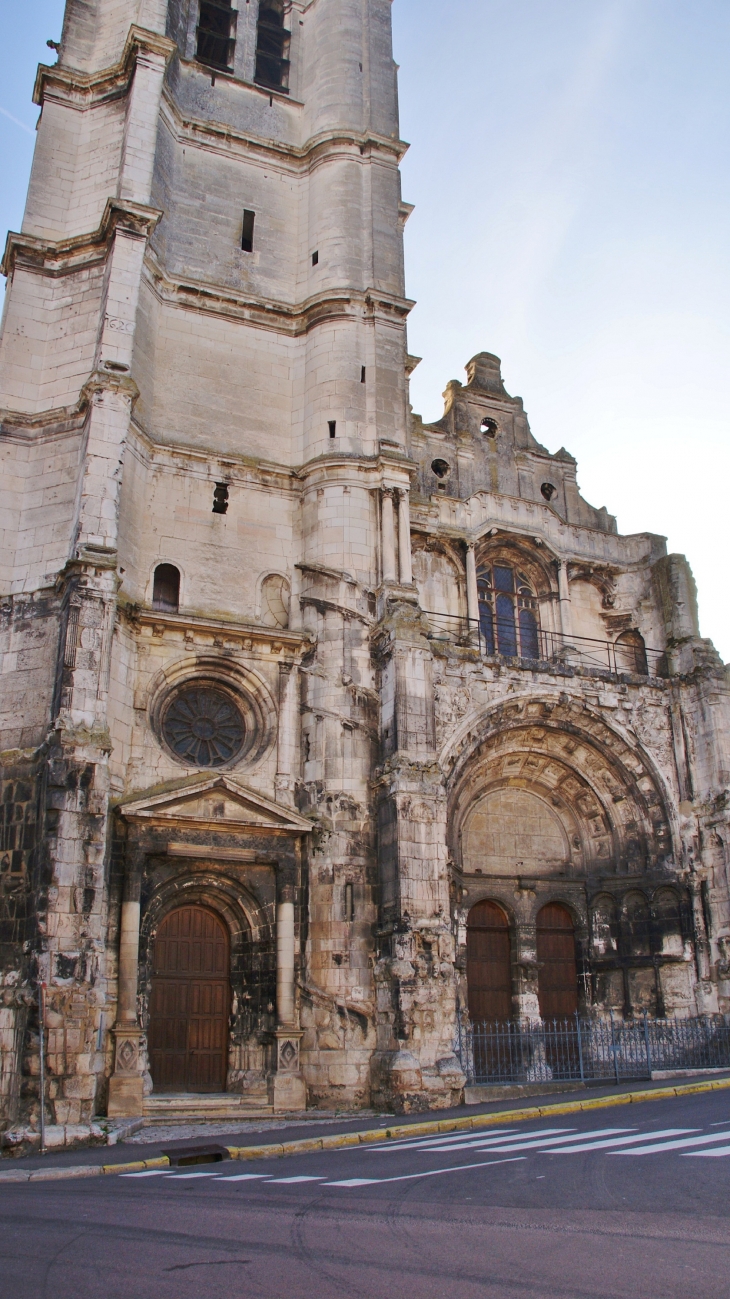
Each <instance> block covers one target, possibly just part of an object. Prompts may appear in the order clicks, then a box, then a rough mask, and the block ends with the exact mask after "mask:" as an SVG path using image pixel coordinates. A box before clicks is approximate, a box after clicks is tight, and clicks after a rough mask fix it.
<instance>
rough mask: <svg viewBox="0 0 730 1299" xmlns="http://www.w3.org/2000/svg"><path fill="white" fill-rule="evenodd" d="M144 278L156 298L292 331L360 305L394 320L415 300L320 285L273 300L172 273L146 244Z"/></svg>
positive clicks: (355, 312)
mask: <svg viewBox="0 0 730 1299" xmlns="http://www.w3.org/2000/svg"><path fill="white" fill-rule="evenodd" d="M145 280H146V282H147V284H148V285H149V287H150V289H152V291H153V292H154V293H155V294H156V296H157V298H158V299H159V301H160V302H168V303H171V304H173V305H175V306H177V307H184V308H187V309H190V308H192V309H193V310H195V311H204V312H210V313H212V314H213V315H217V316H225V317H227V318H229V319H233V320H241V321H246V322H247V323H250V324H252V325H256V326H257V327H259V328H263V329H271V330H274V331H276V332H277V333H286V334H291V335H292V336H296V335H299V334H306V333H308V332H309V330H310V329H313V328H314V327H315V326H317V325H320V324H323V323H325V322H328V321H332V320H343V319H346V318H347V317H352V316H356V317H357V318H358V319H362V314H363V311H365V312H366V313H367V314H368V315H370V316H372V317H377V318H378V319H379V320H381V321H383V322H388V321H391V322H392V321H397V322H398V323H399V324H400V323H401V322H402V321H404V320H405V319H406V318H407V317H408V315H409V314H410V312H411V311H412V309H413V307H414V305H415V304H414V302H413V301H412V300H411V299H410V298H401V297H398V296H397V295H396V294H391V293H379V292H377V291H376V290H374V289H354V288H343V289H330V290H324V291H323V292H322V293H317V294H315V295H313V296H312V297H311V298H306V299H305V300H304V301H303V302H281V301H279V302H277V301H274V300H272V299H270V298H263V297H258V296H255V295H254V294H251V293H244V292H241V291H240V290H236V289H231V288H224V287H223V286H220V285H216V284H211V283H209V282H208V283H206V282H205V281H194V280H179V279H175V278H173V277H172V276H170V275H168V274H167V273H166V272H165V271H164V270H163V268H162V266H161V265H160V263H159V262H158V260H157V258H156V257H155V255H154V253H153V252H152V250H151V249H148V251H147V255H146V257H145Z"/></svg>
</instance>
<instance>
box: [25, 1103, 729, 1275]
mask: <svg viewBox="0 0 730 1299" xmlns="http://www.w3.org/2000/svg"><path fill="white" fill-rule="evenodd" d="M729 1187H730V1094H728V1093H727V1092H719V1093H714V1094H705V1095H700V1096H696V1097H690V1098H682V1099H677V1100H671V1101H658V1102H655V1103H645V1104H639V1105H623V1106H616V1107H614V1108H607V1109H602V1110H598V1111H596V1112H594V1113H593V1114H590V1115H586V1114H575V1115H573V1114H569V1115H561V1116H556V1117H555V1118H554V1119H551V1120H550V1121H546V1120H542V1121H537V1122H532V1123H527V1124H526V1123H515V1124H514V1125H511V1126H507V1125H504V1126H501V1127H499V1128H488V1129H486V1130H484V1132H483V1133H474V1132H470V1133H468V1134H458V1135H455V1136H448V1137H439V1138H433V1137H427V1138H417V1139H411V1140H404V1141H401V1142H388V1143H387V1144H384V1145H382V1146H372V1147H367V1146H363V1147H360V1148H357V1149H354V1150H339V1151H332V1152H330V1153H318V1154H312V1155H300V1156H296V1157H291V1158H288V1159H278V1160H270V1161H255V1162H249V1163H244V1162H239V1161H230V1162H226V1163H224V1164H222V1165H221V1164H217V1165H204V1166H200V1167H196V1168H194V1169H181V1170H179V1171H178V1170H174V1171H167V1172H165V1173H157V1174H154V1175H152V1174H149V1173H147V1174H133V1175H127V1176H113V1177H104V1178H98V1179H96V1178H94V1179H89V1180H84V1181H72V1180H69V1181H59V1182H35V1183H31V1184H21V1185H18V1184H15V1185H6V1186H0V1299H45V1297H46V1296H53V1299H102V1297H103V1299H198V1297H201V1299H202V1297H203V1296H205V1299H224V1296H225V1299H239V1296H240V1297H241V1299H243V1297H244V1296H245V1299H350V1297H352V1299H401V1296H403V1297H404V1299H406V1297H407V1299H477V1296H478V1297H479V1299H524V1297H525V1296H530V1299H660V1297H661V1299H679V1296H682V1299H728V1296H729V1295H730V1197H729V1196H728V1189H729Z"/></svg>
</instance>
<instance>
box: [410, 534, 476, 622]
mask: <svg viewBox="0 0 730 1299" xmlns="http://www.w3.org/2000/svg"><path fill="white" fill-rule="evenodd" d="M411 553H412V557H413V571H414V581H415V582H416V585H417V586H418V587H419V592H420V594H421V603H422V605H423V606H424V610H425V611H426V613H427V614H428V613H431V614H440V615H441V616H442V617H443V616H445V617H455V618H464V617H465V616H466V573H465V567H464V556H463V554H462V553H460V552H459V551H458V550H457V548H456V547H455V546H454V545H451V544H450V543H449V542H448V541H447V540H445V539H443V538H441V537H432V536H430V535H429V534H427V533H413V534H412V537H411ZM424 555H435V556H437V557H439V558H440V559H441V560H443V561H444V562H445V564H448V566H449V567H450V569H451V571H452V574H453V583H454V587H453V594H454V607H453V608H436V607H435V606H436V605H437V604H438V603H439V599H438V596H437V595H436V594H435V592H434V593H433V594H431V595H430V596H429V594H428V589H427V588H428V581H429V579H428V578H424V577H420V578H419V566H420V562H421V559H420V557H421V556H424ZM441 630H444V629H443V628H442V629H441ZM445 630H449V628H448V627H447V628H446V629H445ZM454 630H455V631H456V630H458V629H457V628H455V629H454Z"/></svg>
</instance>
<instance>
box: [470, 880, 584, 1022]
mask: <svg viewBox="0 0 730 1299" xmlns="http://www.w3.org/2000/svg"><path fill="white" fill-rule="evenodd" d="M537 965H538V997H539V1002H540V1015H541V1016H542V1018H543V1019H544V1020H552V1019H567V1018H569V1017H570V1016H571V1015H574V1014H575V1012H576V1010H577V1009H578V972H577V967H576V959H575V930H574V926H573V920H572V917H571V915H570V912H569V911H568V909H567V908H566V907H563V906H561V905H560V904H559V903H557V902H549V903H548V904H547V906H544V907H543V908H542V910H541V911H540V913H539V914H538V917H537ZM467 985H468V990H469V1018H470V1019H471V1022H472V1024H494V1023H506V1022H507V1021H509V1020H511V1019H512V1015H513V1008H512V1007H513V1002H512V938H511V933H510V925H509V920H508V919H507V916H506V914H505V912H504V911H503V910H502V908H501V907H500V906H498V904H497V903H496V902H478V903H477V905H476V906H475V907H472V910H471V911H470V913H469V922H468V928H467Z"/></svg>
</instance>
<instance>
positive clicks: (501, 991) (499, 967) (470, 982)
mask: <svg viewBox="0 0 730 1299" xmlns="http://www.w3.org/2000/svg"><path fill="white" fill-rule="evenodd" d="M511 967H512V961H511V950H510V933H509V921H508V919H507V917H506V915H505V914H504V911H503V910H502V908H501V907H498V906H497V904H496V902H477V904H476V906H475V907H472V909H471V911H470V912H469V920H468V924H467V931H466V980H467V987H468V990H469V1018H470V1019H471V1022H472V1024H485V1023H495V1022H506V1021H507V1020H510V1019H511V1018H512V968H511Z"/></svg>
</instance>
